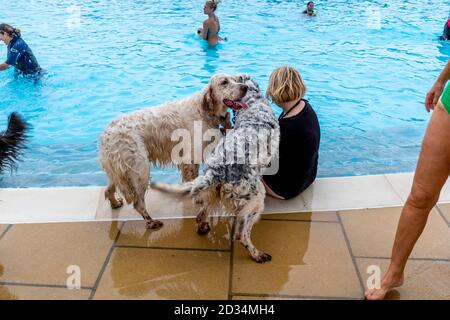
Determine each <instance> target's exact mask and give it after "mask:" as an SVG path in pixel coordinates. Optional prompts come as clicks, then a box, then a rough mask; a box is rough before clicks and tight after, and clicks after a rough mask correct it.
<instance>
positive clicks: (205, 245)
mask: <svg viewBox="0 0 450 320" xmlns="http://www.w3.org/2000/svg"><path fill="white" fill-rule="evenodd" d="M232 221H233V219H226V218H212V219H210V226H211V231H210V232H209V233H208V234H206V235H202V236H200V235H198V234H197V232H196V223H195V219H170V220H164V227H163V228H161V229H160V230H156V231H155V230H148V229H145V223H144V221H128V222H126V223H125V225H124V227H123V228H122V232H121V234H120V236H119V239H118V241H117V245H121V246H122V245H123V246H137V247H164V248H186V249H214V250H217V249H218V250H229V249H230V245H231V240H230V234H231V229H232Z"/></svg>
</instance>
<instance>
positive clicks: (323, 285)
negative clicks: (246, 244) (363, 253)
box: [232, 220, 362, 298]
mask: <svg viewBox="0 0 450 320" xmlns="http://www.w3.org/2000/svg"><path fill="white" fill-rule="evenodd" d="M253 230H254V231H253V234H252V239H253V243H254V244H255V246H256V247H257V248H259V249H260V250H264V251H266V252H268V253H270V254H272V261H270V262H269V263H265V264H256V263H255V262H253V261H252V260H251V258H250V256H249V255H248V253H247V251H246V250H244V248H243V247H242V246H241V245H240V244H239V243H235V250H234V267H233V287H232V292H233V294H235V295H239V294H243V293H245V294H250V295H251V294H254V295H264V294H272V295H273V294H278V295H291V296H298V295H300V296H314V297H320V296H326V297H352V298H353V297H354V298H358V297H362V288H361V286H360V284H359V281H358V277H357V273H356V270H355V268H354V265H353V262H352V259H351V257H350V254H349V252H348V249H347V246H346V243H345V238H344V236H343V233H342V228H341V226H340V224H334V223H320V222H312V223H309V222H291V221H267V220H264V221H261V222H259V223H258V224H257V225H255V227H254V229H253ZM268 275H270V276H268Z"/></svg>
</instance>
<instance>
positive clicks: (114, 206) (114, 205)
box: [111, 199, 123, 209]
mask: <svg viewBox="0 0 450 320" xmlns="http://www.w3.org/2000/svg"><path fill="white" fill-rule="evenodd" d="M122 206H123V200H122V199H117V200H116V203H112V202H111V209H119V208H121V207H122Z"/></svg>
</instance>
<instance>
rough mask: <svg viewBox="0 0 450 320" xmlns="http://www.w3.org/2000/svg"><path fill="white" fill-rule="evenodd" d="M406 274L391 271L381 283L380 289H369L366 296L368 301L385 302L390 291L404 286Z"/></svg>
mask: <svg viewBox="0 0 450 320" xmlns="http://www.w3.org/2000/svg"><path fill="white" fill-rule="evenodd" d="M403 280H404V274H403V273H395V272H392V271H389V270H388V272H387V273H386V274H385V276H384V278H383V280H382V281H381V288H380V289H367V290H366V293H365V296H366V299H367V300H383V299H384V297H385V296H386V293H388V292H389V291H390V290H392V289H394V288H397V287H400V286H402V285H403Z"/></svg>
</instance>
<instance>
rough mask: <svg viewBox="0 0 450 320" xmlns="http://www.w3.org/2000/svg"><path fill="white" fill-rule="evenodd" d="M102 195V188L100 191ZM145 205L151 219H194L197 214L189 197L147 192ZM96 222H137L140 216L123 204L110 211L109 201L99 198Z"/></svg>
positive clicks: (102, 197)
mask: <svg viewBox="0 0 450 320" xmlns="http://www.w3.org/2000/svg"><path fill="white" fill-rule="evenodd" d="M101 194H102V195H103V194H104V188H102V190H101ZM145 205H146V208H147V211H148V212H149V214H150V216H151V217H152V218H158V219H161V218H182V217H195V216H196V214H197V212H196V210H195V208H194V206H193V204H192V198H191V197H179V196H172V195H167V194H165V193H162V192H160V191H157V190H149V191H148V192H147V193H146V195H145ZM95 218H96V220H137V219H142V217H141V215H140V214H139V213H138V212H137V211H136V210H134V208H133V206H132V205H128V204H124V205H123V207H122V208H119V209H114V210H112V209H111V205H110V203H109V200H106V199H105V197H104V196H101V197H100V199H99V201H98V204H97V212H96V215H95Z"/></svg>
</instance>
